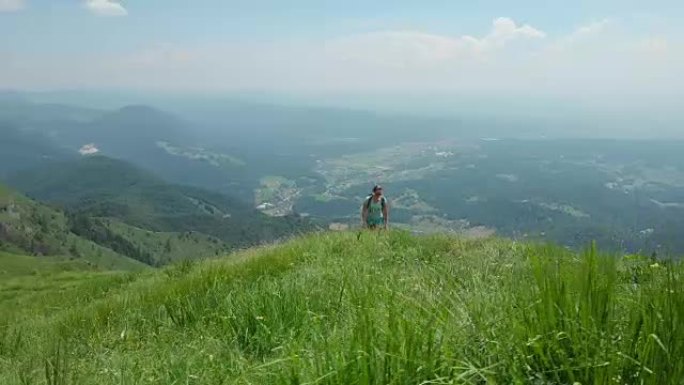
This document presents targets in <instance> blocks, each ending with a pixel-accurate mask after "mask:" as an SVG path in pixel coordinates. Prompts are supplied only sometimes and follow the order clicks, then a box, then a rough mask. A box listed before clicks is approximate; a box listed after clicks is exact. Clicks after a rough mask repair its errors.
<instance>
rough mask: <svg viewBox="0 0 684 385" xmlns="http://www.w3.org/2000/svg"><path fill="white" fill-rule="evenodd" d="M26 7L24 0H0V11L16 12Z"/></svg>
mask: <svg viewBox="0 0 684 385" xmlns="http://www.w3.org/2000/svg"><path fill="white" fill-rule="evenodd" d="M24 7H26V0H0V12H17V11H20V10H22V9H24Z"/></svg>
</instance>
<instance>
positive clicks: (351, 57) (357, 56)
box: [326, 17, 546, 67]
mask: <svg viewBox="0 0 684 385" xmlns="http://www.w3.org/2000/svg"><path fill="white" fill-rule="evenodd" d="M544 37H546V33H544V32H543V31H540V30H538V29H536V28H534V27H532V26H530V25H527V24H526V25H517V24H516V23H515V21H513V20H511V19H509V18H505V17H501V18H498V19H496V20H494V21H493V23H492V29H491V31H490V32H489V34H487V35H486V36H484V37H481V38H477V37H473V36H469V35H463V36H444V35H436V34H430V33H425V32H416V31H383V32H372V33H366V34H361V35H356V36H350V37H343V38H339V39H334V40H331V41H329V42H327V45H326V48H327V52H328V54H330V55H333V56H338V57H340V58H343V59H344V60H348V61H358V62H365V63H368V64H373V65H386V66H390V67H407V66H413V65H439V64H440V63H443V62H448V61H451V60H472V59H478V58H480V57H481V56H482V55H483V54H486V53H491V52H493V51H496V50H498V49H502V48H504V47H505V46H506V45H508V44H510V43H513V42H514V41H516V40H535V39H542V38H544Z"/></svg>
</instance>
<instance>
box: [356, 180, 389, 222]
mask: <svg viewBox="0 0 684 385" xmlns="http://www.w3.org/2000/svg"><path fill="white" fill-rule="evenodd" d="M361 220H362V222H363V225H364V226H365V227H368V228H369V229H378V228H380V227H381V226H382V228H384V229H387V228H388V225H389V205H388V204H387V198H385V196H384V195H383V191H382V186H375V187H373V194H371V195H370V196H369V197H367V198H366V199H365V201H364V202H363V207H362V209H361Z"/></svg>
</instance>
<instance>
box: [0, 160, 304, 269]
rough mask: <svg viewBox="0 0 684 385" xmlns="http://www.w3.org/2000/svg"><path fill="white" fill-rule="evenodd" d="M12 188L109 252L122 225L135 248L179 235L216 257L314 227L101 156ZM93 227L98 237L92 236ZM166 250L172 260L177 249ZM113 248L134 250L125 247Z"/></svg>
mask: <svg viewBox="0 0 684 385" xmlns="http://www.w3.org/2000/svg"><path fill="white" fill-rule="evenodd" d="M9 183H10V184H11V185H12V186H13V187H15V188H17V189H19V190H20V191H22V192H23V193H25V194H27V195H28V196H30V197H32V198H34V199H37V200H39V201H44V202H49V203H50V204H53V205H57V206H59V207H62V208H63V209H64V210H65V211H67V212H68V213H69V216H70V218H71V219H72V221H71V224H72V226H73V228H72V229H71V230H72V231H74V232H75V233H77V234H79V235H81V236H83V237H86V238H88V239H91V240H95V241H97V242H99V243H104V244H106V245H107V246H109V247H114V245H113V244H112V242H113V241H112V240H111V236H110V235H107V234H108V233H109V232H113V233H115V234H117V236H121V235H122V234H121V228H122V226H125V227H126V229H127V230H126V231H125V233H126V234H129V235H128V236H127V237H128V238H130V237H133V238H134V239H132V240H130V241H131V242H132V243H133V244H134V245H135V246H134V247H133V249H140V248H142V249H145V244H144V242H142V241H141V239H140V237H141V236H142V235H141V234H142V233H141V231H142V232H149V233H177V234H178V236H177V237H176V238H178V239H182V237H183V236H182V234H185V236H187V237H189V236H193V234H194V235H201V236H202V237H205V238H207V239H206V240H207V242H209V243H210V244H212V245H214V246H215V247H214V246H212V247H208V248H204V249H205V251H206V250H209V251H210V253H209V254H211V256H213V255H215V254H217V253H220V251H221V250H227V249H232V248H236V247H246V246H249V245H255V244H259V243H264V242H270V241H274V240H276V239H280V238H283V237H287V236H290V235H292V234H294V233H299V232H305V231H308V230H310V229H311V225H310V224H309V222H307V221H306V220H304V219H301V218H298V217H296V216H291V217H279V218H272V217H268V216H266V215H263V214H262V213H260V212H258V211H257V210H254V209H253V208H251V207H250V206H249V205H247V204H246V203H244V202H242V201H239V200H237V199H235V198H231V197H227V196H225V195H222V194H219V193H213V192H208V191H205V190H202V189H198V188H194V187H187V186H179V185H173V184H169V183H166V182H164V181H163V180H161V179H159V178H157V177H156V176H154V175H152V174H150V173H148V172H146V171H144V170H141V169H138V168H136V167H134V166H132V165H130V164H128V163H126V162H124V161H120V160H114V159H110V158H107V157H103V156H92V157H85V158H82V159H79V160H77V161H67V162H56V163H52V164H50V165H45V166H42V167H39V168H35V169H31V170H29V171H24V172H21V173H19V174H16V175H14V176H13V177H11V178H9ZM93 228H99V229H101V230H100V231H97V232H96V233H95V234H94V233H93V230H92V229H93ZM105 229H106V230H105ZM103 233H106V234H105V235H103ZM143 239H144V238H143ZM198 242H199V241H198ZM115 243H116V242H115ZM163 243H164V246H163V248H164V250H165V251H167V253H168V251H169V249H173V247H172V246H171V247H167V245H166V242H163ZM117 244H118V243H117ZM114 248H115V249H117V248H118V249H121V250H122V251H125V250H127V249H130V248H129V247H123V248H122V247H121V246H120V245H118V246H116V247H114ZM158 248H161V247H158ZM162 251H163V250H156V251H155V252H154V253H153V254H155V255H157V256H158V257H149V256H145V257H143V259H144V260H145V262H146V263H149V262H150V261H149V260H150V259H152V260H153V261H154V263H159V260H160V259H164V258H166V256H164V255H163V254H164V253H163V252H162ZM125 253H126V254H130V252H125ZM134 254H135V253H134ZM143 254H145V253H143ZM193 254H195V253H193ZM198 256H200V255H198ZM201 256H204V257H206V256H208V255H201ZM179 257H180V256H179ZM140 258H141V257H140V256H138V257H137V259H140ZM167 259H168V258H167ZM172 259H173V258H172Z"/></svg>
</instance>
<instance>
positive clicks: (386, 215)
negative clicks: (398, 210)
mask: <svg viewBox="0 0 684 385" xmlns="http://www.w3.org/2000/svg"><path fill="white" fill-rule="evenodd" d="M382 218H383V219H384V221H385V229H387V228H388V227H389V202H388V201H387V200H385V207H383V208H382Z"/></svg>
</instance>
